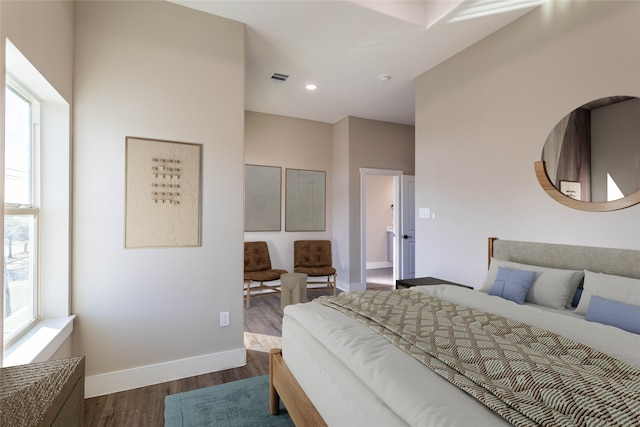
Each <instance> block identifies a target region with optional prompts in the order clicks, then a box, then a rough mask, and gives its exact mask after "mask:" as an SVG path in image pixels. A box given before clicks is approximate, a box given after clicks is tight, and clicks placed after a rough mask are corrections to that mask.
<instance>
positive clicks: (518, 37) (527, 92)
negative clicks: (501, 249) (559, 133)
mask: <svg viewBox="0 0 640 427" xmlns="http://www.w3.org/2000/svg"><path fill="white" fill-rule="evenodd" d="M638 22H640V3H638V2H624V1H623V2H613V1H588V2H583V1H572V2H569V1H563V2H548V3H546V4H544V5H543V6H542V7H541V8H539V9H536V10H534V11H533V12H531V13H529V14H527V15H525V16H524V17H522V18H521V19H519V20H517V21H515V22H514V23H512V24H511V25H509V26H507V27H505V28H504V29H502V30H500V31H498V32H497V33H495V34H493V35H491V36H489V37H487V38H486V39H484V40H482V41H481V42H479V43H477V44H476V45H474V46H472V47H470V48H468V49H467V50H465V51H463V52H462V53H460V54H458V55H456V56H455V57H453V58H451V59H450V60H448V61H447V62H445V63H443V64H441V65H440V66H438V67H436V68H434V69H432V70H430V71H428V72H426V73H425V74H423V75H422V76H420V77H419V78H418V79H417V82H416V204H417V205H416V208H420V207H429V208H431V210H432V212H435V213H437V217H436V219H429V220H427V219H418V220H417V238H416V240H417V251H416V253H417V270H416V274H417V275H419V276H427V275H434V276H437V277H441V278H443V279H450V280H454V281H460V282H463V283H468V284H471V285H474V286H479V285H480V283H481V282H482V280H483V279H484V276H485V273H486V268H487V265H486V264H487V261H486V239H487V237H489V236H498V237H500V238H503V239H511V240H525V241H540V242H556V243H566V244H578V245H590V246H604V247H619V248H631V249H639V248H640V206H635V207H632V208H630V209H625V210H622V211H617V212H608V213H589V212H581V211H577V210H573V209H570V208H567V207H565V206H562V205H560V204H558V203H556V202H555V201H553V200H552V199H551V198H550V197H549V196H547V194H546V193H544V192H543V191H542V189H541V188H540V185H539V184H538V181H537V180H536V178H535V176H534V171H533V162H534V161H536V160H539V159H540V154H541V150H542V146H543V144H544V141H545V139H546V137H547V135H548V134H549V132H550V130H551V129H552V127H553V126H554V125H555V124H556V123H557V122H558V121H559V120H560V119H561V118H562V117H563V116H564V115H565V114H567V113H568V112H569V111H571V110H573V109H574V108H576V107H578V106H580V105H582V104H584V103H586V102H588V101H591V100H593V99H596V98H600V97H603V96H610V95H634V96H640V78H639V76H640V26H639V25H638Z"/></svg>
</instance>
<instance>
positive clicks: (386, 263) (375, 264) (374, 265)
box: [367, 261, 393, 270]
mask: <svg viewBox="0 0 640 427" xmlns="http://www.w3.org/2000/svg"><path fill="white" fill-rule="evenodd" d="M389 267H393V263H392V262H391V261H374V262H368V263H367V270H370V269H373V268H389Z"/></svg>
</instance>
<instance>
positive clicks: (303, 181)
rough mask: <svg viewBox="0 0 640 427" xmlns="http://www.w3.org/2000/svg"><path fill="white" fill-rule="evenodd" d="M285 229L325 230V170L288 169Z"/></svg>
mask: <svg viewBox="0 0 640 427" xmlns="http://www.w3.org/2000/svg"><path fill="white" fill-rule="evenodd" d="M285 186H286V189H285V194H286V196H285V197H286V199H285V231H324V230H325V172H323V171H311V170H302V169H287V171H286V180H285Z"/></svg>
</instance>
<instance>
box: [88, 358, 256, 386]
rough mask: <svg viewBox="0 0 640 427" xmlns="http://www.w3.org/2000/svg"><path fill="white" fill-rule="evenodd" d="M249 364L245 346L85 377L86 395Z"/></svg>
mask: <svg viewBox="0 0 640 427" xmlns="http://www.w3.org/2000/svg"><path fill="white" fill-rule="evenodd" d="M246 364H247V352H246V349H245V348H244V347H243V348H239V349H236V350H229V351H224V352H220V353H212V354H205V355H203V356H196V357H190V358H187V359H180V360H172V361H170V362H163V363H158V364H155V365H147V366H141V367H138V368H131V369H124V370H122V371H115V372H109V373H106V374H98V375H91V376H88V377H86V378H85V382H84V395H85V398H89V397H95V396H102V395H105V394H110V393H116V392H119V391H124V390H130V389H132V388H138V387H144V386H148V385H153V384H159V383H163V382H165V381H173V380H177V379H180V378H188V377H192V376H195V375H202V374H206V373H208V372H216V371H222V370H224V369H230V368H237V367H239V366H244V365H246Z"/></svg>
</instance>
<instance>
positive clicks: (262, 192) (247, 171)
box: [244, 165, 282, 231]
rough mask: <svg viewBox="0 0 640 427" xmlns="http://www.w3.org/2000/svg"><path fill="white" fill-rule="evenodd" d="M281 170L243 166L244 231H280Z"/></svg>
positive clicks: (277, 168) (271, 167)
mask: <svg viewBox="0 0 640 427" xmlns="http://www.w3.org/2000/svg"><path fill="white" fill-rule="evenodd" d="M281 188H282V168H280V167H277V166H259V165H245V166H244V231H280V230H281V228H282V226H281V225H280V224H281V214H280V210H281V206H282V191H281Z"/></svg>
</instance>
